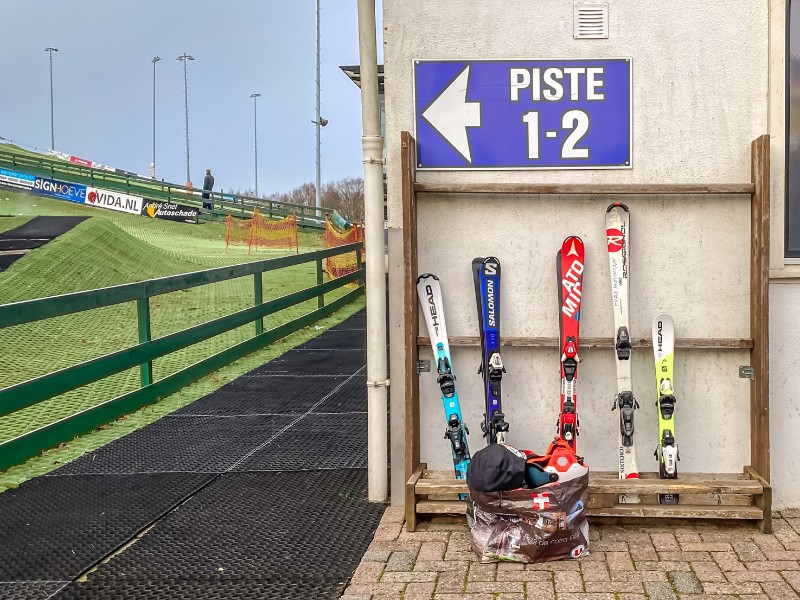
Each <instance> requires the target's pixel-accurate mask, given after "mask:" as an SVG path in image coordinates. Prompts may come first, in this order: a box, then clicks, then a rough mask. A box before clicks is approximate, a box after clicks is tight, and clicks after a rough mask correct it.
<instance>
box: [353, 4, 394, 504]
mask: <svg viewBox="0 0 800 600" xmlns="http://www.w3.org/2000/svg"><path fill="white" fill-rule="evenodd" d="M358 42H359V44H358V46H359V57H360V61H361V122H362V126H363V135H362V137H361V145H362V147H363V149H364V224H365V228H364V229H365V233H366V237H367V239H366V245H367V411H368V434H367V456H368V467H367V473H368V482H369V501H370V502H386V500H387V498H388V457H387V455H388V443H387V430H386V427H387V425H386V409H387V401H386V398H387V393H386V392H387V388H388V387H389V380H388V377H387V366H386V269H385V260H384V243H383V138H382V137H381V122H380V102H379V99H378V51H377V41H376V34H375V0H358Z"/></svg>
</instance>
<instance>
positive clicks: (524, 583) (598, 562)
mask: <svg viewBox="0 0 800 600" xmlns="http://www.w3.org/2000/svg"><path fill="white" fill-rule="evenodd" d="M773 531H774V532H773V533H772V534H762V533H760V532H759V531H758V528H757V527H756V526H755V525H753V524H750V523H744V522H730V521H725V522H718V523H715V522H708V521H704V522H702V523H690V522H688V521H675V522H671V523H669V524H663V523H656V524H652V525H650V524H648V525H641V524H629V525H625V524H624V523H623V524H622V525H620V524H614V525H606V524H599V523H592V524H591V530H590V532H591V534H590V544H591V545H590V550H591V552H592V554H591V556H589V557H587V558H583V559H580V560H575V561H560V562H550V563H542V564H533V565H522V564H517V563H489V564H481V563H480V562H478V557H477V556H476V555H475V554H474V553H473V552H472V550H471V549H470V533H469V529H468V528H467V526H466V523H465V522H464V519H463V518H462V519H455V518H450V517H441V518H436V519H434V520H433V521H429V522H425V521H423V522H422V524H421V525H420V526H419V527H418V529H417V531H415V532H413V533H409V532H408V531H406V528H405V525H404V523H403V509H402V508H398V507H391V508H388V509H387V510H386V514H385V515H384V516H383V519H382V520H381V523H380V525H379V526H378V529H377V530H376V532H375V538H374V539H373V541H372V543H371V544H370V546H369V549H368V550H367V552H366V553H365V554H364V556H363V558H362V560H361V564H360V565H359V566H358V568H357V569H356V571H355V573H354V574H353V577H352V579H351V581H350V584H349V586H348V587H347V589H346V590H345V592H344V595H343V596H342V598H341V600H549V599H552V598H557V599H558V600H578V599H581V598H583V599H589V598H597V599H598V600H602V599H608V600H644V599H646V598H649V599H650V600H681V599H687V600H688V599H701V598H714V599H717V600H722V599H728V598H742V599H751V600H757V599H767V598H773V599H778V598H800V596H798V592H800V509H796V510H786V511H783V512H782V513H777V512H776V513H773Z"/></svg>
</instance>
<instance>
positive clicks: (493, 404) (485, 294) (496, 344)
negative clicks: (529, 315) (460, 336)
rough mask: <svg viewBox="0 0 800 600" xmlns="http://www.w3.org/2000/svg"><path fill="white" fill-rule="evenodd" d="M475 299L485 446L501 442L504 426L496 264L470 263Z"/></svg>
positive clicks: (481, 260)
mask: <svg viewBox="0 0 800 600" xmlns="http://www.w3.org/2000/svg"><path fill="white" fill-rule="evenodd" d="M472 275H473V277H474V280H475V299H476V301H477V306H478V321H479V328H480V332H481V366H480V368H479V369H478V373H480V374H482V375H483V391H484V395H485V397H486V412H485V413H484V415H483V423H481V429H482V430H483V437H485V438H487V440H486V441H487V442H488V443H489V444H495V443H500V444H502V443H503V442H505V435H506V432H507V431H508V423H506V421H505V414H504V413H503V408H502V404H501V402H500V384H501V383H502V379H503V373H505V371H506V369H505V367H504V366H503V359H502V358H500V261H499V260H498V259H497V258H495V257H493V256H490V257H489V258H474V259H473V260H472Z"/></svg>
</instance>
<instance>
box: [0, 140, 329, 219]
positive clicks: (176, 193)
mask: <svg viewBox="0 0 800 600" xmlns="http://www.w3.org/2000/svg"><path fill="white" fill-rule="evenodd" d="M0 166H2V167H6V168H9V169H18V170H20V171H22V172H24V173H26V174H28V175H37V176H39V177H49V178H53V179H61V180H64V181H67V182H70V183H78V184H82V185H88V186H92V187H102V188H108V189H110V190H113V191H117V192H122V193H125V194H129V195H133V196H142V197H144V198H147V199H150V200H160V201H162V202H171V203H173V204H185V205H187V206H195V207H197V208H200V219H201V220H204V221H224V220H225V218H226V217H227V216H228V215H233V216H238V217H242V218H249V217H250V216H251V215H252V214H253V209H258V211H259V212H260V213H261V214H262V215H264V216H266V217H268V218H270V219H281V218H283V217H286V216H288V215H291V214H296V215H297V226H298V227H300V228H301V229H324V228H325V217H324V214H322V212H321V211H320V210H319V209H317V208H316V207H314V206H305V205H302V204H292V203H289V202H272V201H271V200H264V199H261V198H251V197H248V196H236V197H235V200H231V198H234V197H233V196H231V194H223V193H221V192H209V194H210V202H211V203H212V204H213V206H214V208H213V209H212V210H209V209H205V208H202V202H203V200H202V194H203V190H201V189H198V188H187V187H184V186H182V185H176V184H173V183H167V182H163V181H157V180H153V179H148V178H146V177H138V176H132V175H131V176H127V175H120V174H118V173H114V172H112V171H105V170H103V169H93V168H90V167H86V166H83V165H78V164H75V163H71V162H67V161H65V160H60V159H51V158H48V157H44V156H42V157H38V156H30V155H27V154H15V153H13V152H9V151H7V150H3V149H0Z"/></svg>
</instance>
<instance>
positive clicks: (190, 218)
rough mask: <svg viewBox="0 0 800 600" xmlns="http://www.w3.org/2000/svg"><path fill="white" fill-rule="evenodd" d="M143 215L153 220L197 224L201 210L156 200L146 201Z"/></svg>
mask: <svg viewBox="0 0 800 600" xmlns="http://www.w3.org/2000/svg"><path fill="white" fill-rule="evenodd" d="M142 214H143V215H145V216H148V217H151V218H153V219H166V220H168V221H180V222H181V223H197V220H198V217H199V216H200V209H198V208H195V207H193V206H184V205H183V204H171V203H169V202H158V201H156V200H145V203H144V206H143V207H142Z"/></svg>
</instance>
